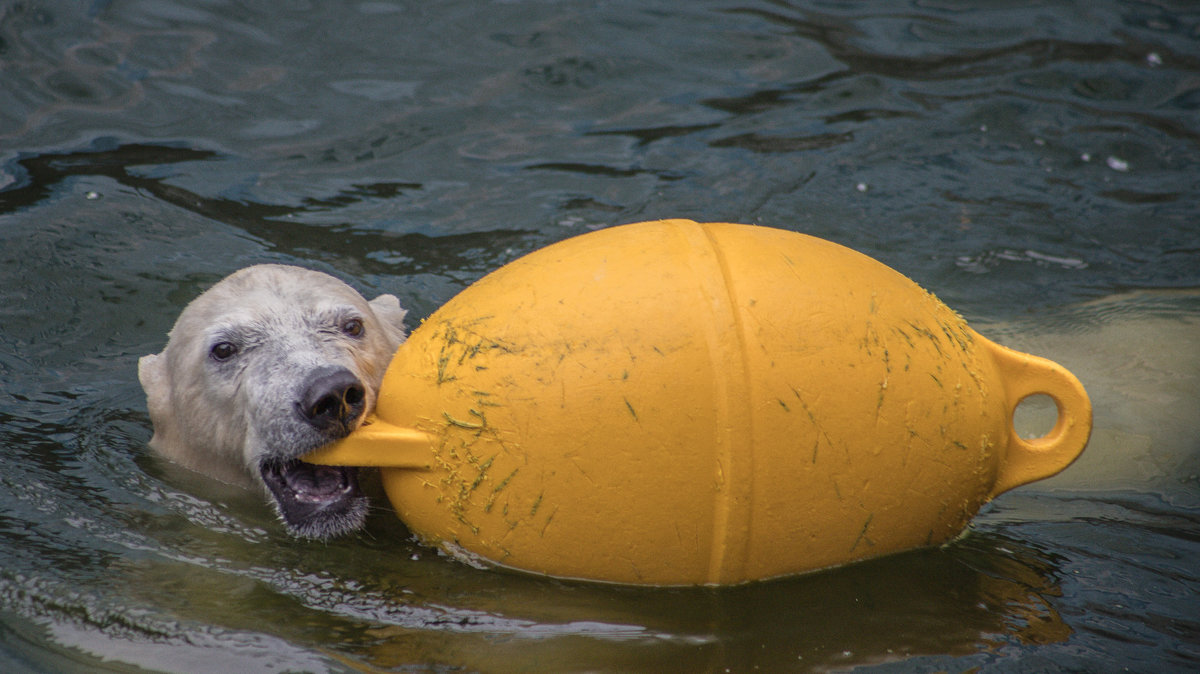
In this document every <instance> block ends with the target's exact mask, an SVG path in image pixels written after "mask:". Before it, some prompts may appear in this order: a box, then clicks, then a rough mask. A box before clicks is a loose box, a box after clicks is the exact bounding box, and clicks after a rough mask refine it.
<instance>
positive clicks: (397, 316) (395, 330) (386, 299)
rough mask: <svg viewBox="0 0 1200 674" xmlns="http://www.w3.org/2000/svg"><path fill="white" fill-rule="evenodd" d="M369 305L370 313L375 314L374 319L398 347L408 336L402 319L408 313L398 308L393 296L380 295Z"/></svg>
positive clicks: (397, 301) (398, 302)
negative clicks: (377, 320) (376, 319)
mask: <svg viewBox="0 0 1200 674" xmlns="http://www.w3.org/2000/svg"><path fill="white" fill-rule="evenodd" d="M369 304H370V305H371V311H373V312H375V317H376V318H378V319H379V322H380V323H381V324H382V325H383V327H384V329H385V330H387V331H388V336H389V337H390V338H391V339H392V340H393V341H394V342H395V343H396V345H397V346H398V345H399V344H400V343H401V342H403V341H404V339H405V337H406V336H407V335H408V330H407V329H405V327H404V317H405V315H407V314H408V312H407V311H405V310H404V309H403V308H401V307H400V300H398V299H396V296H395V295H380V296H379V297H376V298H375V299H373V300H371V301H370V302H369Z"/></svg>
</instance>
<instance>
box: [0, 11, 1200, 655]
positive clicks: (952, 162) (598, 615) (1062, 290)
mask: <svg viewBox="0 0 1200 674" xmlns="http://www.w3.org/2000/svg"><path fill="white" fill-rule="evenodd" d="M1198 108H1200V12H1198V11H1197V8H1196V7H1195V6H1194V3H1190V2H1185V1H1183V0H1180V1H1178V2H1170V1H1169V0H1163V1H1159V2H1115V1H1103V2H1090V1H1089V2H1076V3H1071V2H1054V1H1051V0H1046V1H1043V2H1034V3H1028V2H1020V3H1018V2H993V3H975V4H967V3H953V2H941V1H937V0H932V1H922V2H913V3H901V2H864V3H831V2H812V3H788V2H766V1H761V2H754V1H747V2H741V3H734V2H689V3H678V2H594V1H592V2H583V1H567V2H536V1H529V2H492V3H484V2H474V1H472V2H459V1H446V2H439V3H424V2H361V3H320V2H287V3H280V2H256V1H251V2H240V3H233V2H222V1H219V0H211V1H201V2H166V1H162V0H147V1H144V2H122V1H119V0H116V1H102V0H96V1H94V2H84V1H80V2H68V1H65V0H64V1H62V2H45V3H43V2H6V3H4V4H3V5H0V382H2V394H0V447H2V448H3V451H4V453H5V456H6V460H5V470H4V471H3V472H2V473H0V670H3V671H22V672H24V671H46V672H70V671H80V672H83V671H87V672H92V671H142V670H147V669H148V670H159V671H189V672H192V671H262V672H279V671H315V672H343V671H363V670H369V671H381V670H382V671H390V670H399V671H413V670H419V671H420V670H433V671H444V670H452V669H466V670H479V671H497V672H504V671H713V672H723V671H734V672H747V671H813V670H822V671H823V670H829V669H833V670H847V669H863V670H867V671H884V672H891V671H934V670H945V671H964V670H970V669H973V668H982V669H983V670H985V671H1029V670H1036V671H1081V670H1088V671H1122V670H1125V669H1128V670H1130V671H1154V672H1167V671H1195V670H1196V669H1197V668H1200V597H1198V590H1200V561H1197V560H1200V477H1198V475H1200V441H1198V440H1197V438H1198V437H1200V420H1198V419H1200V415H1198V414H1197V401H1198V400H1200V339H1198V338H1200V292H1198V290H1197V289H1200V208H1198V207H1197V205H1196V204H1197V202H1196V194H1197V193H1200V117H1198V116H1197V109H1198ZM658 217H692V218H697V219H703V220H731V221H740V222H753V223H759V224H764V225H771V226H777V227H784V228H788V229H794V230H797V231H804V232H808V233H811V234H815V235H818V236H823V237H826V238H830V239H833V240H835V241H838V242H840V243H843V244H846V245H848V246H851V247H853V248H856V249H858V250H861V251H863V252H865V253H868V254H870V255H873V256H875V257H877V258H879V259H880V260H882V261H884V262H886V263H888V264H890V265H892V266H894V267H896V268H897V269H899V270H901V271H903V272H904V273H906V274H908V275H909V276H911V277H912V278H914V279H915V280H917V281H919V282H920V283H922V284H923V285H925V286H926V287H928V288H930V289H932V290H934V291H935V292H937V293H938V295H939V296H940V297H942V298H943V299H944V300H946V301H947V302H948V303H949V304H951V305H952V306H954V307H955V308H956V309H958V310H959V311H960V312H962V313H963V314H964V315H965V316H966V317H967V318H968V319H969V320H971V322H972V324H973V325H974V326H975V327H977V328H978V329H980V330H981V331H982V332H984V333H985V334H987V335H989V336H993V337H995V338H996V339H997V340H998V341H1001V342H1003V343H1007V344H1011V345H1014V346H1017V347H1019V348H1024V349H1028V350H1031V351H1035V352H1037V353H1040V354H1043V355H1046V356H1048V357H1051V358H1054V359H1056V360H1059V361H1060V362H1062V363H1063V364H1064V365H1066V366H1068V367H1069V368H1071V369H1072V370H1074V371H1075V372H1076V373H1077V374H1079V376H1080V377H1081V378H1082V379H1083V381H1084V382H1085V384H1086V385H1087V386H1088V388H1089V391H1090V393H1091V395H1092V397H1093V400H1094V402H1095V405H1096V431H1095V434H1094V438H1093V441H1092V444H1091V446H1090V448H1089V449H1088V451H1087V453H1086V454H1085V455H1084V457H1083V458H1082V459H1081V460H1080V461H1079V462H1078V463H1077V464H1076V465H1075V466H1073V467H1071V468H1070V469H1068V470H1067V471H1066V472H1065V473H1063V474H1062V475H1061V476H1059V477H1057V478H1055V479H1053V480H1051V481H1048V482H1045V483H1041V484H1037V485H1033V486H1030V487H1025V488H1022V489H1019V490H1017V491H1015V492H1011V493H1009V494H1006V495H1004V496H1002V497H1001V498H999V499H997V500H996V501H995V502H994V503H993V504H991V505H990V506H988V508H987V509H986V510H985V511H984V513H982V514H981V515H980V516H979V517H978V518H977V519H976V520H975V522H974V524H973V526H972V529H971V531H970V533H969V535H967V536H966V537H965V538H963V539H962V540H960V541H958V542H956V543H955V544H953V545H950V546H948V547H946V548H943V549H939V550H930V551H921V552H917V553H913V554H907V555H901V556H897V557H894V558H890V559H883V560H877V561H874V562H870V563H866V564H861V565H858V566H853V567H849V568H845V569H840V570H835V571H832V572H828V573H822V574H816V575H812V576H807V577H801V578H795V579H790V580H784V581H779V582H772V583H766V584H758V585H752V586H748V587H742V588H734V589H729V590H722V591H716V590H648V589H632V588H620V587H608V586H591V585H587V584H574V583H563V582H558V581H553V580H546V579H540V578H534V577H528V576H522V575H517V574H512V573H505V572H496V571H487V570H480V569H474V568H471V567H468V566H465V565H463V564H460V563H457V562H453V561H450V560H447V559H443V558H441V557H439V556H438V555H437V554H435V553H433V552H431V551H429V550H426V549H423V548H420V547H419V546H416V545H414V544H412V543H410V542H408V541H407V539H406V536H405V532H404V529H403V527H402V526H401V525H400V524H399V523H397V522H396V521H395V520H394V518H392V517H391V516H390V515H389V514H387V513H386V512H381V513H378V514H377V516H376V517H374V518H373V519H372V521H371V524H370V527H369V531H368V533H367V534H366V535H364V536H362V537H358V538H353V539H348V540H341V541H336V542H332V543H329V544H319V545H314V544H312V543H305V542H299V541H295V540H291V539H289V538H288V537H287V536H286V535H285V534H284V533H283V532H282V531H281V528H280V526H279V525H278V524H277V523H276V522H275V521H273V519H272V517H271V516H270V514H269V513H268V512H267V510H266V508H265V507H264V506H263V505H262V503H261V502H260V500H259V499H258V497H256V496H254V495H251V494H247V493H244V492H241V491H239V490H237V489H233V488H228V487H224V486H223V485H221V484H220V483H216V482H213V481H211V480H208V479H206V478H204V477H201V476H198V475H194V474H191V473H188V472H187V471H184V470H182V469H178V468H175V467H173V466H171V465H170V464H164V463H162V462H160V461H157V460H155V459H154V458H153V457H151V456H150V455H149V454H148V453H147V451H146V448H145V443H146V441H147V440H148V438H149V437H150V424H149V420H148V418H147V416H146V411H145V402H144V399H143V397H142V393H141V390H140V387H139V386H138V384H137V381H136V376H135V369H136V359H137V357H138V356H140V355H142V354H146V353H151V352H156V351H158V350H159V349H160V348H161V347H162V345H163V342H164V336H165V333H166V331H167V330H168V329H169V327H170V325H171V324H172V322H173V321H174V318H175V316H176V315H177V314H178V312H179V310H180V309H181V308H182V307H183V305H184V304H185V303H186V302H187V301H188V300H189V299H190V298H191V297H193V296H194V295H195V294H197V293H198V292H199V291H201V290H202V289H203V288H204V287H206V286H207V285H208V284H211V283H212V282H214V281H215V280H216V279H218V278H220V277H221V276H223V275H224V274H226V273H228V272H230V271H232V270H234V269H236V268H239V267H241V266H245V265H248V264H252V263H255V262H265V261H276V262H290V263H301V264H305V265H307V266H311V267H315V268H318V269H322V270H325V271H328V272H331V273H334V274H335V275H338V276H340V277H342V278H344V279H346V280H347V281H349V282H351V283H352V284H353V285H355V286H356V287H357V288H359V289H360V290H362V291H363V292H364V293H365V294H368V295H371V294H374V293H378V292H392V293H394V294H396V295H397V296H399V297H400V298H401V301H402V302H403V303H404V304H405V305H406V306H408V307H409V308H411V310H412V313H411V314H410V315H411V316H413V317H414V320H416V319H419V318H420V317H422V316H425V315H428V314H429V313H430V312H431V311H432V310H433V309H434V308H436V307H437V306H439V305H440V304H441V303H443V302H444V301H446V300H447V299H448V298H449V297H451V296H452V295H453V294H454V293H455V292H457V291H458V290H459V289H461V288H462V287H464V286H465V285H466V284H468V283H470V282H471V281H472V280H474V279H476V278H478V277H479V276H481V275H482V274H484V273H486V272H487V271H488V270H490V269H493V268H495V267H496V266H498V265H500V264H502V263H504V262H506V261H508V260H510V259H512V258H514V257H516V256H518V255H520V254H522V253H525V252H527V251H530V250H533V249H535V248H537V247H540V246H542V245H545V244H546V243H549V242H552V241H556V240H559V239H562V238H565V237H567V236H570V235H573V234H578V233H581V232H585V231H588V230H591V229H595V228H599V227H604V226H609V225H613V224H618V223H623V222H632V221H637V220H645V219H653V218H658ZM618 319H619V317H618ZM1029 414H1030V416H1031V417H1033V419H1034V420H1033V421H1030V422H1029V423H1031V424H1035V425H1036V423H1037V417H1038V416H1039V415H1043V416H1044V415H1045V414H1046V411H1045V410H1044V409H1043V410H1037V409H1034V410H1032V411H1031V412H1030V413H1029Z"/></svg>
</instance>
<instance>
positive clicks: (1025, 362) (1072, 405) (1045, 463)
mask: <svg viewBox="0 0 1200 674" xmlns="http://www.w3.org/2000/svg"><path fill="white" fill-rule="evenodd" d="M988 345H989V346H990V347H992V355H993V357H994V358H995V362H996V365H997V366H998V367H999V370H1000V375H1001V379H1002V380H1003V382H1004V393H1005V409H1006V411H1007V414H1008V448H1007V452H1006V453H1005V456H1003V457H1002V458H1001V461H1000V466H999V470H998V473H997V475H996V484H995V486H994V487H993V488H992V494H991V495H992V496H993V497H994V496H998V495H1000V494H1002V493H1004V492H1006V491H1008V490H1009V489H1013V488H1015V487H1019V486H1021V485H1023V484H1028V483H1030V482H1034V481H1035V480H1041V479H1045V478H1047V477H1050V476H1051V475H1054V474H1056V473H1058V472H1060V471H1062V470H1063V469H1064V468H1066V467H1067V466H1069V465H1071V462H1073V461H1074V460H1075V459H1076V458H1077V457H1078V456H1079V455H1080V454H1081V453H1082V452H1083V448H1084V447H1086V446H1087V442H1088V438H1089V437H1090V436H1091V434H1092V403H1091V401H1090V400H1089V399H1088V395H1087V391H1085V390H1084V389H1083V384H1081V383H1080V382H1079V379H1077V378H1076V377H1075V375H1073V374H1071V372H1070V371H1068V370H1067V369H1066V368H1065V367H1063V366H1061V365H1059V364H1058V363H1055V362H1054V361H1051V360H1047V359H1045V358H1039V357H1037V356H1032V355H1030V354H1027V353H1021V352H1020V351H1014V350H1012V349H1009V348H1006V347H1003V346H1000V345H998V344H995V343H992V342H988ZM1038 394H1044V395H1047V396H1050V398H1051V399H1052V400H1054V405H1055V407H1056V408H1058V420H1057V421H1056V422H1055V424H1054V428H1052V429H1051V430H1050V432H1049V433H1047V434H1046V435H1045V436H1043V437H1040V438H1035V439H1025V438H1022V437H1021V436H1020V435H1018V434H1017V430H1016V427H1015V424H1014V422H1013V413H1014V412H1015V411H1016V409H1017V405H1019V404H1020V403H1021V401H1022V400H1024V399H1025V398H1028V397H1029V396H1032V395H1038Z"/></svg>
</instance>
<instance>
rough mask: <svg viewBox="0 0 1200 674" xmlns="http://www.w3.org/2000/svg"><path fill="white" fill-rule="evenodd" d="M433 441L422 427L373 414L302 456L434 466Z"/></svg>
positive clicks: (341, 462) (343, 462) (337, 462)
mask: <svg viewBox="0 0 1200 674" xmlns="http://www.w3.org/2000/svg"><path fill="white" fill-rule="evenodd" d="M432 444H433V443H432V440H431V438H430V437H429V435H428V434H426V433H424V432H422V431H419V430H417V429H415V428H403V427H400V426H395V425H392V424H389V423H388V422H386V421H382V420H380V419H378V418H376V417H371V418H369V419H367V421H366V422H364V423H363V425H362V426H360V427H359V428H358V429H357V430H355V431H354V432H353V433H351V434H350V435H348V436H346V437H345V438H342V439H341V440H338V441H337V442H335V443H332V444H329V445H325V446H324V447H322V448H320V449H318V450H315V451H312V452H309V453H308V454H305V455H304V456H302V457H300V458H301V459H302V460H304V461H306V462H308V463H315V464H319V465H323V466H371V467H377V468H407V469H410V470H429V469H431V468H432V467H433V451H432V449H431V447H432Z"/></svg>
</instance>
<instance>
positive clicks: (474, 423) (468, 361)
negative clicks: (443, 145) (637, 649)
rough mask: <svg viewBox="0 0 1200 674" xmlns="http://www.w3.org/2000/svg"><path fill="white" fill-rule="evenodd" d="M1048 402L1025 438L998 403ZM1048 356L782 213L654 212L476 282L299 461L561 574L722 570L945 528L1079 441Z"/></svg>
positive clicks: (1086, 425) (474, 546)
mask: <svg viewBox="0 0 1200 674" xmlns="http://www.w3.org/2000/svg"><path fill="white" fill-rule="evenodd" d="M1038 393H1041V394H1046V395H1049V396H1050V397H1052V398H1053V399H1054V401H1055V403H1056V404H1057V406H1058V412H1059V414H1058V421H1057V424H1056V426H1055V427H1054V429H1053V430H1052V431H1051V432H1050V433H1049V434H1048V435H1046V436H1045V437H1044V438H1040V439H1037V440H1025V439H1022V438H1020V437H1018V436H1017V434H1016V432H1015V431H1014V429H1013V421H1012V419H1013V410H1014V409H1015V408H1016V406H1017V404H1018V403H1019V402H1020V401H1021V400H1022V399H1023V398H1025V397H1026V396H1029V395H1033V394H1038ZM1090 431H1091V405H1090V402H1089V401H1088V398H1087V394H1086V393H1085V392H1084V390H1083V387H1082V386H1081V385H1080V383H1079V381H1078V380H1077V379H1076V378H1075V377H1074V376H1072V375H1071V374H1070V373H1069V372H1067V371H1066V370H1065V369H1063V368H1062V367H1061V366H1059V365H1057V364H1055V363H1053V362H1051V361H1048V360H1045V359H1042V358H1037V357H1035V356H1030V355H1027V354H1023V353H1019V352H1016V351H1012V350H1009V349H1006V348H1004V347H1001V346H999V345H997V344H994V343H992V342H990V341H988V340H987V339H985V338H983V337H982V336H980V335H979V334H977V333H975V332H974V331H973V330H971V329H970V328H969V327H967V325H966V324H965V323H964V322H963V320H962V319H961V318H960V317H959V316H958V315H957V314H956V313H954V312H953V311H951V310H950V309H949V308H947V307H946V306H945V305H944V304H942V303H941V302H940V301H938V300H937V298H935V297H933V296H932V295H930V294H929V293H927V292H926V291H924V290H923V289H921V288H920V287H919V286H917V285H916V284H915V283H913V282H912V281H910V280H908V279H907V278H905V277H904V276H902V275H901V274H899V273H898V272H896V271H894V270H892V269H890V268H888V267H886V266H884V265H883V264H881V263H879V262H876V261H875V260H872V259H871V258H869V257H866V256H864V255H861V254H859V253H856V252H854V251H852V250H850V249H847V248H844V247H842V246H839V245H837V244H834V243H830V242H828V241H824V240H821V239H817V238H813V237H810V236H806V235H803V234H797V233H793V232H787V231H783V230H777V229H771V228H765V227H754V226H748V225H735V224H725V223H705V224H700V223H695V222H692V221H689V220H663V221H656V222H646V223H638V224H633V225H625V226H621V227H614V228H611V229H606V230H601V231H597V232H593V233H590V234H585V235H582V236H579V237H575V238H573V239H569V240H566V241H563V242H560V243H557V244H554V245H551V246H548V247H546V248H544V249H541V250H538V251H536V252H534V253H531V254H530V255H527V256H525V257H523V258H521V259H518V260H516V261H514V262H512V263H510V264H508V265H505V266H504V267H501V268H500V269H498V270H496V271H495V272H493V273H491V274H489V275H488V276H486V277H484V278H483V279H481V280H480V281H478V282H477V283H475V284H474V285H472V286H470V287H468V288H467V289H465V290H464V291H463V292H462V293H461V294H459V295H458V296H456V297H454V298H453V299H451V300H450V301H449V302H448V303H447V304H446V305H445V306H443V307H442V308H441V309H439V310H438V311H437V312H435V313H434V314H433V315H432V316H430V317H429V318H428V319H427V320H426V321H424V322H423V323H422V325H421V326H420V327H419V328H417V329H416V330H415V331H413V333H412V335H411V336H410V337H409V339H408V341H407V342H406V343H405V344H403V345H401V347H400V349H399V350H398V351H397V353H396V355H395V357H394V359H393V361H392V363H391V365H390V367H389V368H388V371H387V374H386V375H385V378H384V381H383V386H382V388H381V391H380V395H379V402H378V404H377V407H376V411H375V418H374V419H373V421H372V423H371V424H370V425H367V426H364V427H363V428H361V429H360V430H358V431H356V432H355V433H353V434H351V435H350V437H348V438H346V439H345V440H343V441H341V442H339V443H336V444H334V445H331V446H329V447H327V448H323V449H321V450H318V451H317V452H314V453H312V454H310V455H308V456H306V457H305V459H306V460H308V461H311V462H314V463H323V464H334V465H359V466H379V467H381V468H382V474H383V482H384V486H385V488H386V490H387V494H388V498H389V499H390V500H391V501H392V503H393V505H394V506H395V508H396V511H397V514H398V515H399V516H400V518H401V519H402V520H403V521H404V522H405V523H406V524H407V525H408V527H409V528H410V529H411V530H412V531H413V532H414V533H416V534H417V535H418V536H419V537H420V538H421V539H423V540H425V541H426V542H428V543H430V544H433V545H440V546H442V547H444V548H446V549H448V550H451V551H455V552H464V551H465V552H466V553H469V554H471V555H475V556H478V557H481V558H483V559H485V560H489V561H491V562H494V563H496V564H500V565H504V566H508V567H513V568H517V569H522V570H525V571H531V572H536V573H544V574H549V575H553V576H559V577H567V578H581V579H590V580H598V581H609V582H620V583H638V584H654V585H703V584H711V585H718V584H721V585H723V584H733V583H742V582H747V581H753V580H759V579H765V578H772V577H776V576H783V575H788V574H795V573H802V572H806V571H813V570H817V569H821V568H825V567H830V566H836V565H840V564H845V563H848V562H852V561H855V560H860V559H866V558H869V557H877V556H880V555H885V554H889V553H893V552H899V551H901V550H906V549H911V548H916V547H922V546H930V545H936V544H939V543H942V542H945V541H947V540H949V539H951V538H953V537H954V536H956V535H957V534H958V533H959V532H960V531H962V529H963V528H964V527H965V526H966V524H967V522H968V520H969V519H970V518H971V517H972V516H973V515H974V514H975V513H976V512H977V511H978V510H979V508H980V506H981V505H982V504H983V503H984V502H986V501H987V500H989V499H991V498H992V497H994V496H996V495H998V494H1000V493H1001V492H1004V491H1006V490H1009V489H1012V488H1013V487H1016V486H1019V485H1022V484H1025V483H1028V482H1031V481H1034V480H1038V479H1042V478H1045V477H1049V476H1050V475H1053V474H1055V473H1057V472H1059V471H1061V470H1062V469H1063V468H1065V467H1066V466H1067V465H1069V464H1070V463H1071V462H1072V461H1073V460H1074V459H1075V458H1076V457H1077V456H1078V455H1079V453H1080V452H1082V451H1083V448H1084V446H1085V445H1086V444H1087V439H1088V435H1089V433H1090Z"/></svg>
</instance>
